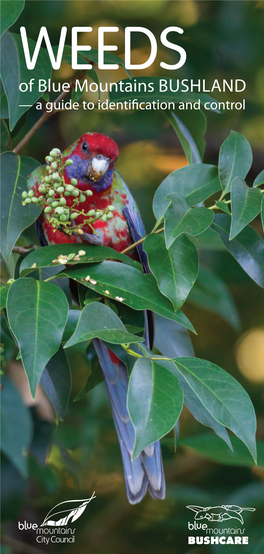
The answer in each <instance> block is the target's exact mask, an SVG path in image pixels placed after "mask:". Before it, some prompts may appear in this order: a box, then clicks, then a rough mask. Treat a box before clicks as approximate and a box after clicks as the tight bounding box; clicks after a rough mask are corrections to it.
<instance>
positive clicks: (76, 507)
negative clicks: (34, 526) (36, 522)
mask: <svg viewBox="0 0 264 554" xmlns="http://www.w3.org/2000/svg"><path fill="white" fill-rule="evenodd" d="M94 498H96V496H95V491H94V492H93V494H92V496H91V498H85V499H83V500H65V501H64V502H60V503H59V504H56V506H54V507H53V508H52V509H51V510H50V511H49V512H48V513H47V515H46V517H45V518H44V520H43V523H42V524H41V527H43V526H44V525H51V526H53V527H60V526H62V525H67V524H68V523H73V522H74V521H76V520H77V519H79V517H81V515H82V514H83V512H84V510H85V509H86V507H87V505H88V504H89V502H91V500H93V499H94Z"/></svg>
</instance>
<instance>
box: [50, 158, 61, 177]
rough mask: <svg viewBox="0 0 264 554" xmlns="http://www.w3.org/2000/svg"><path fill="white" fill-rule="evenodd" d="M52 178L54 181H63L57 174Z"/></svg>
mask: <svg viewBox="0 0 264 554" xmlns="http://www.w3.org/2000/svg"><path fill="white" fill-rule="evenodd" d="M54 163H56V162H54ZM52 178H53V180H54V181H61V176H60V175H59V173H57V172H56V173H53V175H52Z"/></svg>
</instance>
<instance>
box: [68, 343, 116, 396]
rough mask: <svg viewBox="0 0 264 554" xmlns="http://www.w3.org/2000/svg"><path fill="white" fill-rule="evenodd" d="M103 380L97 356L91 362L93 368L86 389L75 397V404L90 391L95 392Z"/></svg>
mask: <svg viewBox="0 0 264 554" xmlns="http://www.w3.org/2000/svg"><path fill="white" fill-rule="evenodd" d="M120 348H121V350H123V348H122V347H120ZM123 351H124V350H123ZM124 352H125V351H124ZM103 380H104V378H103V373H102V369H101V366H100V363H99V359H98V356H95V357H93V358H92V360H91V367H90V371H89V374H88V377H87V381H86V383H85V385H84V387H83V388H82V389H81V390H80V391H79V392H78V394H77V396H75V398H74V402H78V400H81V398H83V397H84V396H85V395H86V394H87V393H88V392H90V390H93V389H94V388H95V387H97V385H100V383H102V381H103Z"/></svg>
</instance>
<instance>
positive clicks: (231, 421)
mask: <svg viewBox="0 0 264 554" xmlns="http://www.w3.org/2000/svg"><path fill="white" fill-rule="evenodd" d="M173 362H174V364H175V366H176V368H177V369H178V371H179V372H180V373H181V375H182V376H183V377H184V379H185V380H186V381H187V383H188V384H189V386H190V387H191V388H192V389H193V390H195V391H196V393H197V395H198V396H199V397H200V399H201V401H202V403H203V404H204V406H206V408H207V409H208V411H209V412H210V413H211V415H212V416H213V417H214V418H215V419H216V421H218V422H219V423H220V424H221V425H224V426H225V427H227V428H228V429H230V430H231V431H233V433H234V434H235V435H236V436H237V437H238V438H239V439H241V440H242V441H243V442H244V443H245V445H246V447H247V448H248V450H249V452H250V453H251V455H252V457H253V459H254V461H255V462H256V457H257V451H256V440H255V433H256V416H255V412H254V407H253V405H252V402H251V400H250V398H249V396H248V394H247V392H246V391H245V390H244V389H243V387H242V386H241V385H240V384H239V383H238V381H236V380H235V379H234V377H232V376H231V375H229V374H228V373H227V372H226V371H224V370H223V369H221V368H220V367H218V366H217V365H215V364H212V363H211V362H208V361H206V360H200V359H198V358H175V359H174V360H173ZM175 375H176V376H177V373H175ZM256 463H257V462H256Z"/></svg>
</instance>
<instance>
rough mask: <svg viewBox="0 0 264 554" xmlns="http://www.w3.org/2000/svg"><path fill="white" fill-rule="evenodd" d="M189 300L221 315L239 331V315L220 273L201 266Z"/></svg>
mask: <svg viewBox="0 0 264 554" xmlns="http://www.w3.org/2000/svg"><path fill="white" fill-rule="evenodd" d="M188 302H190V303H191V304H193V305H194V306H198V307H199V308H203V309H204V310H208V311H209V312H213V313H215V314H218V315H220V317H222V318H223V319H225V320H226V321H227V322H228V323H229V324H230V325H232V327H233V328H234V329H235V330H236V331H239V329H240V320H239V315H238V312H237V309H236V306H235V304H234V301H233V298H232V296H231V294H230V292H229V290H228V287H227V286H226V284H225V283H224V281H223V280H222V279H221V278H220V277H219V276H218V275H216V274H215V273H213V272H212V271H209V269H206V268H205V267H200V269H199V274H198V278H197V281H196V283H195V285H194V287H193V289H192V290H191V292H190V294H189V297H188Z"/></svg>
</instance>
